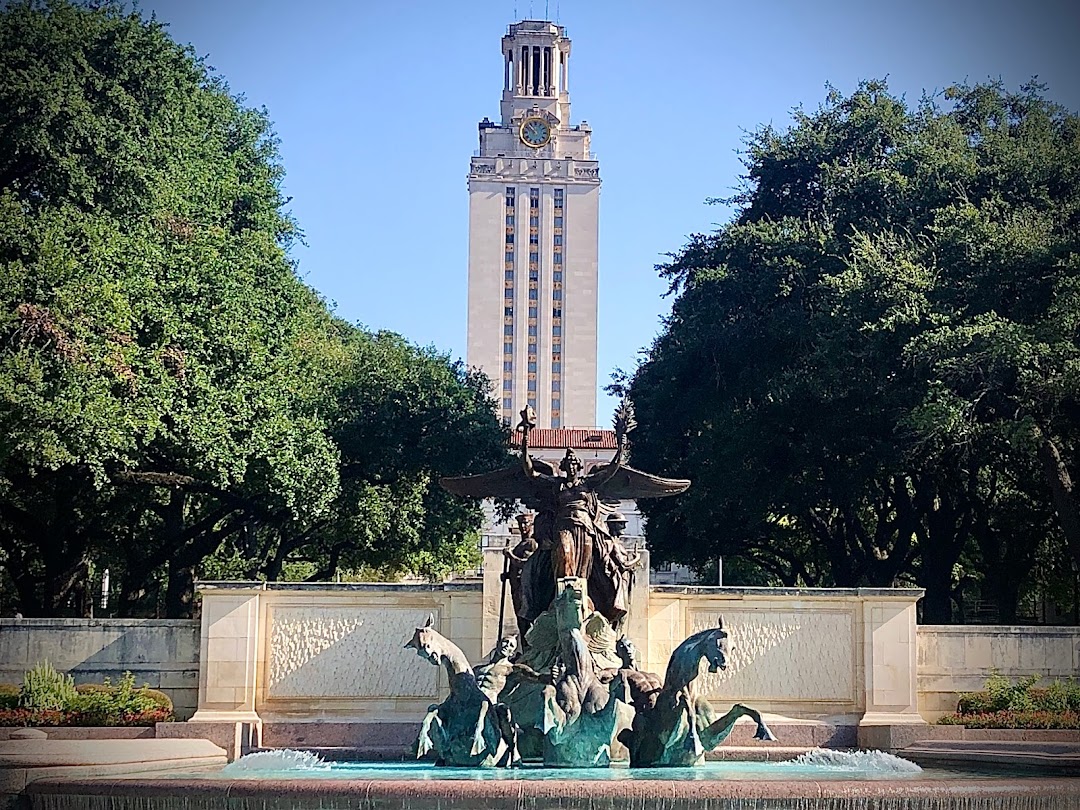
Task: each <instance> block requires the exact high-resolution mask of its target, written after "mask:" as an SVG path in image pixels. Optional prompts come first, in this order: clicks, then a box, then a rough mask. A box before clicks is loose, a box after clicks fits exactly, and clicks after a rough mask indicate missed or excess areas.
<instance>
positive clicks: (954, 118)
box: [627, 81, 1080, 621]
mask: <svg viewBox="0 0 1080 810" xmlns="http://www.w3.org/2000/svg"><path fill="white" fill-rule="evenodd" d="M745 165H746V169H747V174H746V178H745V183H744V185H743V187H742V189H741V190H740V191H739V192H738V193H737V194H736V195H735V196H734V197H733V198H732V199H730V200H726V201H725V202H728V203H730V204H733V205H734V206H735V207H736V214H735V216H734V217H733V218H732V220H731V221H730V222H729V223H728V224H726V225H725V226H723V227H721V228H720V229H719V230H717V231H716V232H714V233H710V234H699V235H695V236H693V237H692V238H691V239H690V241H689V242H688V244H687V245H686V246H685V247H683V248H682V250H680V251H679V252H678V253H676V254H674V255H673V256H672V257H671V260H670V261H669V262H667V263H666V264H664V265H662V266H660V267H659V268H658V270H659V272H660V273H661V275H662V276H663V277H665V278H667V279H669V280H670V282H671V291H672V293H674V294H675V296H676V297H675V301H674V304H673V307H672V312H671V315H670V317H669V318H668V319H667V321H666V323H665V326H664V329H663V332H662V334H661V335H660V336H659V337H658V338H657V339H656V341H655V342H654V343H653V345H652V346H651V347H650V349H649V350H648V353H647V356H646V358H645V359H644V361H643V362H642V364H641V365H640V367H639V368H638V369H637V370H636V372H635V373H634V375H633V376H632V378H631V379H630V380H629V381H628V383H627V385H628V389H629V392H630V394H631V395H632V396H633V398H634V401H635V403H636V404H637V408H638V418H639V421H640V422H641V424H642V426H643V430H642V431H641V436H640V438H639V440H638V443H637V446H636V447H635V453H636V454H637V455H638V456H639V458H642V461H641V464H642V466H644V467H646V468H649V469H663V470H665V471H666V472H667V473H668V474H672V475H680V476H686V477H689V478H692V479H694V481H695V484H694V486H693V487H692V488H691V490H690V492H689V493H688V494H687V495H686V496H683V497H682V498H678V499H672V500H670V501H664V502H656V503H647V504H643V509H645V510H646V511H647V515H648V519H649V538H650V543H651V544H652V546H653V548H654V551H655V552H656V553H658V554H659V555H660V556H663V557H667V558H669V559H675V560H679V561H684V562H690V563H696V564H702V563H704V562H705V561H707V560H708V559H710V558H711V559H715V558H716V557H717V556H718V555H721V554H723V555H730V556H731V557H733V558H735V559H737V560H738V567H739V570H740V571H742V572H743V575H744V576H746V577H748V578H749V579H752V580H753V579H755V578H756V580H757V581H780V582H784V583H787V584H796V583H803V584H811V585H816V584H822V585H826V584H835V585H841V586H857V585H892V584H895V583H901V582H909V583H917V584H919V585H922V586H924V587H926V589H927V596H926V599H925V602H924V613H925V618H926V619H927V620H929V621H949V620H950V618H951V617H952V616H953V610H952V606H951V603H952V602H954V601H960V597H961V596H962V594H963V591H964V589H965V588H971V587H976V588H978V589H979V592H980V593H981V594H982V596H983V597H984V598H986V599H989V600H990V601H993V602H995V603H996V604H997V607H998V608H999V609H1000V611H1001V617H1002V618H1003V619H1006V620H1008V619H1011V618H1013V617H1015V613H1016V609H1017V600H1018V598H1019V593H1020V589H1021V587H1022V586H1023V584H1024V583H1025V582H1027V581H1029V580H1030V577H1031V575H1032V571H1033V569H1034V568H1035V567H1036V564H1037V563H1038V564H1039V565H1041V566H1043V567H1046V566H1049V567H1050V568H1052V569H1053V570H1055V571H1057V572H1058V573H1059V574H1061V572H1066V574H1067V575H1068V576H1069V577H1070V578H1071V576H1072V575H1071V574H1068V572H1069V555H1068V554H1067V553H1066V551H1065V549H1066V545H1067V547H1068V548H1069V549H1071V557H1072V560H1073V561H1074V563H1080V513H1078V493H1077V491H1076V489H1075V486H1074V483H1073V482H1074V481H1075V478H1076V475H1077V474H1078V473H1080V458H1078V455H1077V453H1078V450H1080V445H1078V440H1080V432H1078V428H1080V406H1078V402H1080V374H1078V372H1080V365H1078V361H1080V329H1078V327H1080V306H1078V305H1080V297H1078V290H1080V286H1078V285H1080V119H1078V118H1077V116H1076V115H1075V114H1073V113H1070V112H1068V111H1067V110H1065V109H1063V108H1061V107H1060V106H1058V105H1056V104H1054V103H1053V102H1051V101H1050V100H1048V99H1047V98H1046V96H1045V91H1044V88H1042V87H1041V86H1039V85H1037V84H1030V85H1028V86H1025V87H1022V88H1020V89H1019V90H1018V91H1015V92H1013V91H1009V90H1007V89H1006V88H1005V87H1003V86H1002V85H1000V84H998V83H988V84H978V85H972V86H968V85H962V86H956V87H953V88H951V89H950V90H949V91H948V92H946V93H945V94H944V95H943V96H938V97H935V98H923V99H922V100H921V101H920V102H919V103H917V104H913V105H912V104H909V103H907V102H906V101H905V100H904V99H903V98H900V97H897V96H896V95H894V94H892V93H890V92H889V90H888V87H887V86H886V84H885V83H884V82H877V81H875V82H865V83H863V84H861V85H860V86H859V88H858V89H857V90H856V91H855V92H854V93H852V94H851V95H850V96H844V95H842V94H840V93H838V92H835V91H831V92H830V93H829V95H828V98H827V99H826V101H825V102H824V103H823V104H822V106H821V107H819V108H818V109H817V110H815V111H813V112H805V111H802V110H799V111H796V113H795V116H794V123H793V124H792V125H791V126H790V127H789V128H787V129H784V130H778V129H776V128H773V127H771V126H765V127H762V128H760V129H758V130H757V131H756V132H754V133H753V134H752V135H751V136H750V137H749V139H748V149H747V152H746V155H745ZM729 569H730V566H729Z"/></svg>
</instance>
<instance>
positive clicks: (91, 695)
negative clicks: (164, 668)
mask: <svg viewBox="0 0 1080 810" xmlns="http://www.w3.org/2000/svg"><path fill="white" fill-rule="evenodd" d="M78 692H79V695H78V697H77V698H76V699H75V701H74V702H73V704H72V705H71V706H70V707H69V709H70V711H73V712H76V713H78V714H79V715H81V720H82V724H83V725H92V726H112V725H125V724H126V723H125V722H124V721H125V720H130V719H131V718H135V717H138V716H141V715H145V714H150V713H158V714H164V717H162V718H161V719H160V720H159V721H158V722H163V721H164V720H171V719H172V712H173V705H172V701H171V700H170V699H169V697H168V696H167V695H165V694H163V693H162V692H159V691H157V690H156V689H150V687H149V686H146V685H144V686H142V687H141V688H139V687H136V686H135V676H134V675H132V674H131V673H130V672H125V673H124V674H123V675H122V676H121V677H120V681H119V682H118V683H117V684H116V685H113V684H112V683H111V681H110V679H109V678H106V679H105V682H104V684H102V685H100V686H99V685H96V684H90V685H85V686H80V687H78Z"/></svg>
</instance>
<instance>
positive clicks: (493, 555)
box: [480, 535, 517, 655]
mask: <svg viewBox="0 0 1080 810" xmlns="http://www.w3.org/2000/svg"><path fill="white" fill-rule="evenodd" d="M506 540H507V538H505V537H501V536H495V535H492V536H491V537H490V538H488V537H485V538H484V541H485V545H484V549H483V554H484V599H483V613H482V618H481V633H480V649H481V655H487V653H488V652H489V651H490V650H491V649H492V648H494V647H495V644H496V642H497V641H498V640H499V601H500V599H501V598H502V592H503V583H502V574H503V564H504V562H503V561H504V560H505V559H506V558H505V557H504V556H503V548H504V547H505V543H506ZM488 542H490V543H492V545H487V543H488ZM503 611H504V614H503V625H504V626H505V628H506V632H507V634H508V635H517V621H516V619H515V618H514V603H513V601H512V600H511V599H510V588H509V587H507V589H506V605H505V607H504V608H503Z"/></svg>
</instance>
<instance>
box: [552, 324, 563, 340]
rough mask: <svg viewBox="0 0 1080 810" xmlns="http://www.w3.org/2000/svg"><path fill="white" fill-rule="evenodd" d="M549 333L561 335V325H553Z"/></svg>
mask: <svg viewBox="0 0 1080 810" xmlns="http://www.w3.org/2000/svg"><path fill="white" fill-rule="evenodd" d="M551 334H553V335H557V336H558V337H562V327H561V326H553V327H551Z"/></svg>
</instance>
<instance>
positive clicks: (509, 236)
mask: <svg viewBox="0 0 1080 810" xmlns="http://www.w3.org/2000/svg"><path fill="white" fill-rule="evenodd" d="M506 244H508V245H512V244H514V235H513V234H512V233H508V234H507V235H506Z"/></svg>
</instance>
